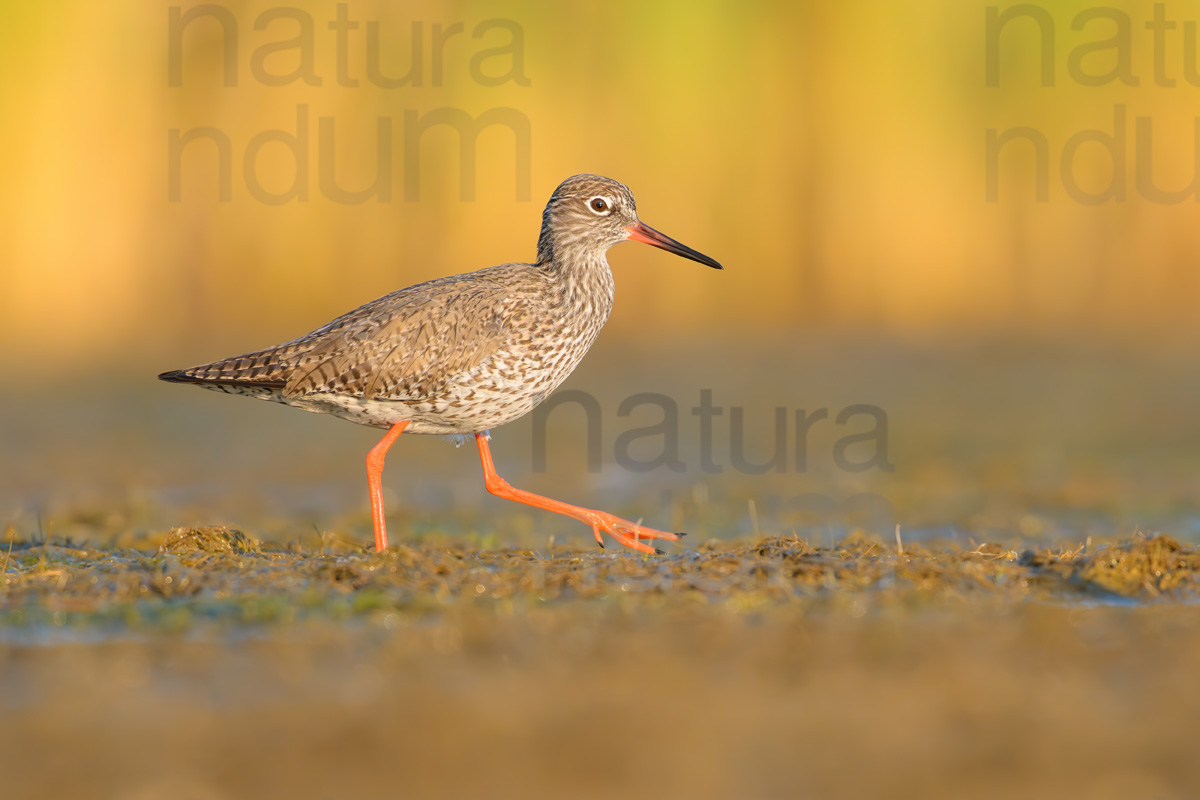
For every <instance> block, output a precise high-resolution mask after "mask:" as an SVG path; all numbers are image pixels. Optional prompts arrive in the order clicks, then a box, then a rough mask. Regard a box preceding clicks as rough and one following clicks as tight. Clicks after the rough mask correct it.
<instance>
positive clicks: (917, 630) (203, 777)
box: [0, 528, 1200, 800]
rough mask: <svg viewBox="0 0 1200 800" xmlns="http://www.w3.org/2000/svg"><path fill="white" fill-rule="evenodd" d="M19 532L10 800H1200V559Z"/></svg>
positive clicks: (9, 606) (5, 736)
mask: <svg viewBox="0 0 1200 800" xmlns="http://www.w3.org/2000/svg"><path fill="white" fill-rule="evenodd" d="M138 544H139V547H138V548H136V549H133V548H130V549H121V548H116V547H96V546H93V545H88V544H81V543H75V544H74V545H72V544H71V543H68V542H63V541H55V540H53V539H52V540H51V541H49V542H40V541H31V540H28V539H25V540H22V539H20V538H17V537H10V540H9V541H7V542H6V543H5V550H6V554H5V555H4V556H0V560H2V563H3V564H4V577H5V580H4V585H3V594H2V595H0V632H2V635H3V642H4V643H3V645H0V676H2V684H3V686H4V687H5V690H4V692H3V698H2V700H0V705H2V706H3V708H4V719H5V724H4V725H3V726H0V765H2V766H3V770H2V773H0V774H2V775H3V785H4V787H5V792H4V794H5V796H7V797H31V796H52V797H112V798H171V797H179V798H185V797H186V798H197V799H198V800H208V799H209V798H212V799H213V800H216V799H217V798H242V797H296V798H308V797H311V798H336V799H337V800H343V799H344V800H355V799H357V798H377V797H378V798H384V797H462V796H473V797H511V796H521V797H530V798H541V797H547V798H549V797H584V798H592V797H596V798H601V797H617V796H622V797H629V796H647V795H651V794H653V795H655V796H663V797H684V796H687V797H698V798H708V797H712V798H718V797H721V798H726V797H973V798H974V797H978V798H993V797H994V798H1056V797H1064V798H1066V797H1085V796H1086V797H1094V798H1147V800H1150V798H1175V797H1178V798H1183V797H1192V796H1195V787H1196V786H1200V763H1198V762H1197V760H1196V759H1195V757H1194V753H1195V748H1194V743H1195V736H1194V735H1195V732H1196V720H1197V719H1200V693H1197V692H1196V691H1195V664H1196V663H1200V637H1197V636H1196V635H1195V631H1196V628H1197V623H1200V607H1198V606H1197V605H1196V604H1195V598H1196V596H1197V591H1198V590H1200V550H1197V549H1196V548H1195V547H1192V546H1188V545H1184V544H1180V543H1178V542H1176V541H1174V540H1172V539H1170V538H1167V537H1161V536H1160V537H1146V536H1141V535H1136V536H1134V537H1131V538H1125V539H1121V540H1114V541H1108V542H1097V541H1092V542H1080V543H1078V544H1077V545H1074V546H1070V547H1067V546H1059V547H1048V548H1037V549H1016V548H1013V547H1010V546H1008V545H1005V544H1004V543H977V544H973V545H972V544H968V545H965V546H959V545H956V544H953V543H938V542H927V543H923V544H921V545H917V544H913V543H908V544H905V543H901V548H902V549H901V548H898V547H897V543H896V542H895V541H884V540H881V539H879V538H875V537H869V536H854V535H851V536H849V537H846V538H845V539H843V540H842V541H840V542H838V543H836V544H835V545H834V546H832V547H830V546H817V545H814V544H812V543H809V542H807V541H805V540H803V539H802V538H799V537H761V538H759V539H756V540H740V541H717V540H710V541H706V542H692V543H689V544H688V545H687V546H680V545H671V547H672V552H671V553H669V554H667V555H665V556H657V557H643V556H638V555H632V554H629V553H623V552H622V553H618V552H613V551H612V550H611V549H610V550H609V551H600V550H598V549H595V548H587V549H584V548H575V547H561V546H560V547H555V548H552V549H546V550H541V551H539V550H531V549H499V550H487V549H479V548H476V547H470V546H467V545H464V544H462V543H455V542H450V541H446V542H436V541H424V542H419V543H414V544H405V545H400V546H397V547H395V548H393V549H392V550H391V551H389V552H387V553H384V554H373V553H368V552H364V551H363V549H362V548H361V546H360V545H359V544H358V543H356V542H354V541H352V540H350V539H348V538H343V537H338V536H326V537H324V538H323V539H322V540H321V541H319V542H315V541H313V542H308V543H307V545H301V544H300V543H293V544H291V545H290V546H285V545H273V544H262V543H260V542H258V541H257V540H256V539H255V538H254V537H253V536H251V535H249V534H246V533H242V532H240V531H235V530H232V529H229V528H200V529H176V530H173V531H171V532H170V533H168V534H165V535H157V536H153V535H150V536H147V537H145V540H144V541H141V542H139V543H138Z"/></svg>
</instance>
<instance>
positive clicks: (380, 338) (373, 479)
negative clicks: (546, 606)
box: [158, 175, 722, 553]
mask: <svg viewBox="0 0 1200 800" xmlns="http://www.w3.org/2000/svg"><path fill="white" fill-rule="evenodd" d="M626 239H631V240H633V241H635V242H644V243H646V244H650V245H654V246H655V247H661V248H662V249H664V250H666V251H668V252H671V253H675V254H676V255H680V256H683V257H684V258H689V259H691V260H692V261H698V262H699V263H701V264H705V265H707V266H709V267H713V268H714V269H721V268H722V267H721V265H720V264H718V263H717V262H716V261H714V260H713V259H711V258H709V257H708V256H706V255H703V254H702V253H698V252H696V251H695V250H692V249H691V248H690V247H685V246H684V245H682V244H680V243H679V242H677V241H675V240H674V239H672V238H670V237H669V236H664V235H663V234H661V233H659V232H658V231H656V230H654V229H653V228H651V227H650V226H648V225H646V224H645V223H643V222H642V221H641V220H639V219H638V217H637V205H636V203H635V201H634V199H633V194H632V193H631V192H630V191H629V189H628V188H626V187H625V185H624V184H622V183H620V182H618V181H615V180H612V179H611V178H604V177H601V176H599V175H575V176H573V177H570V178H567V179H566V180H565V181H563V182H562V184H560V185H559V187H558V188H557V189H555V190H554V194H552V195H551V196H550V201H549V202H548V203H547V204H546V210H545V211H544V212H543V213H542V230H541V234H540V235H539V236H538V245H537V260H536V261H535V262H534V263H532V264H501V265H499V266H495V267H488V268H487V269H481V270H479V271H478V272H469V273H467V274H465V275H453V276H450V277H446V278H437V279H434V280H431V281H427V282H425V283H420V284H417V285H416V286H410V287H408V288H407V289H400V290H399V291H396V292H392V293H391V294H387V295H384V296H383V297H380V298H379V299H378V300H373V301H371V302H370V303H367V304H366V305H363V306H359V307H358V308H356V309H354V310H353V311H351V312H350V313H348V314H343V315H342V316H340V317H338V318H337V319H335V320H333V321H332V322H330V323H328V324H327V325H323V326H322V327H320V328H317V329H316V330H315V331H313V332H312V333H310V334H307V335H306V336H301V337H300V338H299V339H293V340H292V341H290V342H285V343H284V344H281V345H278V346H276V347H269V348H267V349H265V350H257V351H255V352H253V353H247V354H245V355H241V356H235V357H234V358H226V359H222V360H221V361H214V362H212V363H211V364H203V365H201V366H198V367H192V368H191V369H182V370H176V371H174V372H164V373H163V374H161V375H159V376H158V377H159V378H160V379H162V380H164V381H170V382H172V383H193V384H196V385H198V386H203V387H204V388H206V389H214V390H216V391H219V392H226V393H228V394H242V395H248V396H250V397H257V398H260V399H262V400H271V401H273V402H276V403H284V404H286V405H290V406H296V407H297V408H302V409H304V410H305V411H313V412H316V413H321V414H333V415H335V416H337V417H341V418H342V419H348V420H350V421H351V422H357V423H359V424H360V425H369V426H371V427H375V428H386V429H387V434H385V435H384V437H383V439H382V440H381V441H380V442H379V444H377V445H375V447H373V448H372V449H371V451H370V452H369V453H368V454H367V486H368V488H369V490H370V495H371V519H372V522H373V524H374V528H375V549H376V550H384V549H386V548H387V529H386V527H385V525H384V517H383V491H382V489H381V483H380V480H381V475H382V472H383V460H384V456H385V455H386V454H387V451H388V448H389V447H391V446H392V443H393V442H395V441H396V437H398V436H399V435H400V434H401V433H405V432H407V433H423V434H442V435H447V434H449V435H454V434H474V435H475V441H476V444H477V445H478V446H479V458H480V461H481V463H482V464H483V478H484V484H485V486H486V487H487V490H488V491H489V492H491V493H492V494H494V495H498V496H500V497H504V498H508V499H509V500H516V501H517V502H520V503H526V504H528V505H531V506H536V507H538V508H543V509H546V510H548V511H553V512H555V513H558V514H563V515H565V516H568V517H572V518H574V519H577V520H579V521H581V522H584V523H586V524H588V525H590V526H591V528H592V534H593V535H594V536H595V537H596V541H597V542H599V543H600V546H601V547H603V546H604V539H603V537H602V536H601V532H602V531H603V532H605V533H607V534H608V535H610V536H612V537H613V538H614V539H616V540H617V541H619V542H621V543H622V544H624V545H627V546H628V547H631V548H633V549H635V550H639V551H642V552H647V553H661V552H662V551H661V550H658V549H657V548H654V547H651V546H649V545H647V544H646V543H645V542H643V541H642V540H645V539H663V540H672V541H673V540H677V539H678V538H679V537H680V536H681V535H682V534H676V533H668V532H665V531H658V530H654V529H653V528H646V527H643V526H642V525H640V524H638V523H635V522H630V521H628V520H625V519H621V518H620V517H616V516H613V515H612V514H607V513H605V512H603V511H595V510H592V509H588V508H581V507H579V506H573V505H569V504H567V503H561V502H559V501H557V500H551V499H550V498H547V497H542V496H540V495H536V494H533V493H531V492H526V491H523V490H521V489H516V488H514V487H512V486H510V485H509V484H508V482H507V481H505V480H504V479H503V478H501V477H500V476H499V475H497V474H496V468H495V465H494V464H493V463H492V454H491V450H490V449H489V447H488V438H489V437H488V431H489V430H490V429H491V428H495V427H498V426H500V425H504V424H505V423H508V422H512V421H513V420H515V419H517V418H518V417H521V416H522V415H524V414H527V413H528V412H529V411H531V410H532V409H533V408H534V407H535V406H537V405H538V404H539V403H541V402H542V401H543V400H545V399H546V397H547V396H548V395H549V394H550V393H551V392H552V391H554V389H555V388H557V387H558V385H559V384H560V383H562V382H563V380H565V379H566V377H567V376H568V375H570V374H571V372H572V371H573V370H574V369H575V367H576V365H578V364H579V362H580V360H581V359H582V358H583V356H584V355H585V354H586V353H587V351H588V349H589V348H591V346H592V342H594V341H595V340H596V336H597V334H599V333H600V329H601V328H602V327H604V323H605V322H607V321H608V315H609V312H611V311H612V305H613V277H612V272H611V271H610V270H609V267H608V260H607V258H606V253H607V251H608V248H610V247H612V246H613V245H614V244H617V243H618V242H623V241H625V240H626Z"/></svg>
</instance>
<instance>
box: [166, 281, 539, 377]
mask: <svg viewBox="0 0 1200 800" xmlns="http://www.w3.org/2000/svg"><path fill="white" fill-rule="evenodd" d="M519 266H521V265H503V266H500V267H491V268H489V269H486V270H480V271H479V272H474V273H468V274H466V275H455V276H451V277H447V278H438V279H436V280H432V281H428V282H426V283H422V284H418V285H416V286H410V287H408V288H406V289H401V290H399V291H396V292H392V293H391V294H388V295H384V296H383V297H380V298H378V299H376V300H373V301H371V302H370V303H367V304H365V305H363V306H360V307H358V308H356V309H354V310H353V311H351V312H349V313H347V314H343V315H342V316H340V317H338V318H337V319H335V320H333V321H332V322H329V323H327V324H326V325H323V326H321V327H320V328H318V329H317V330H315V331H313V332H312V333H309V334H306V335H305V336H301V337H300V338H299V339H294V340H292V341H290V342H285V343H284V344H281V345H277V346H275V347H270V348H266V349H264V350H259V351H256V352H253V353H246V354H245V355H240V356H235V357H233V358H227V359H222V360H220V361H214V362H212V363H211V364H204V365H201V366H198V367H192V368H190V369H185V370H178V371H175V372H167V373H163V374H162V375H160V376H159V377H160V378H162V379H163V380H168V381H173V382H181V383H207V384H213V383H217V384H237V385H244V386H258V387H266V388H271V389H277V390H280V391H281V392H282V394H283V395H284V396H287V397H296V396H299V395H304V394H310V393H315V392H337V393H341V394H348V395H355V396H361V397H385V398H388V397H395V398H397V399H409V398H420V397H425V396H428V392H429V391H430V390H433V389H435V388H436V387H438V386H442V385H444V384H445V382H446V381H447V380H448V379H449V378H450V377H452V376H454V375H456V374H458V373H460V372H463V371H465V370H469V369H471V368H473V367H475V366H478V365H479V364H481V363H483V361H484V360H485V359H486V358H487V357H488V356H489V355H491V354H492V353H494V352H495V351H496V350H497V349H498V347H499V346H500V344H501V342H502V341H503V335H504V324H503V320H504V319H505V318H506V316H507V315H509V314H512V313H514V312H519V309H518V306H519V305H520V304H521V303H522V302H523V299H522V296H521V294H520V292H514V291H513V290H512V288H510V287H511V286H512V285H513V284H514V283H519V281H514V280H513V277H514V276H513V275H511V274H510V272H512V271H513V269H514V268H517V267H519Z"/></svg>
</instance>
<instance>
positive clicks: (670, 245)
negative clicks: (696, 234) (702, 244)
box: [625, 221, 725, 269]
mask: <svg viewBox="0 0 1200 800" xmlns="http://www.w3.org/2000/svg"><path fill="white" fill-rule="evenodd" d="M625 230H627V231H629V238H630V239H632V240H633V241H635V242H642V243H644V244H652V245H654V246H655V247H661V248H662V249H663V250H666V251H667V252H668V253H674V254H675V255H677V256H683V257H684V258H689V259H691V260H692V261H697V262H699V263H701V264H704V265H705V266H707V267H712V268H713V269H725V268H724V267H722V266H721V265H720V264H718V263H717V262H716V261H714V260H713V259H711V258H709V257H708V256H706V255H704V253H701V252H698V251H696V250H693V249H692V248H690V247H688V246H687V245H683V244H680V243H679V242H677V241H675V240H674V239H672V238H671V237H670V236H667V235H666V234H662V233H659V232H658V231H656V230H654V228H651V227H650V226H649V225H647V224H646V223H644V222H641V221H639V222H635V223H633V224H632V225H630V226H629V227H628V228H626V229H625Z"/></svg>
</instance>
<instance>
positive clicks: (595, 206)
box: [587, 195, 612, 217]
mask: <svg viewBox="0 0 1200 800" xmlns="http://www.w3.org/2000/svg"><path fill="white" fill-rule="evenodd" d="M587 207H588V208H590V209H591V210H592V213H593V214H598V215H600V216H602V217H607V216H608V215H609V213H610V212H612V202H611V201H610V200H609V199H608V198H607V197H600V196H598V195H597V196H596V197H593V198H592V199H591V200H588V201H587Z"/></svg>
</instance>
